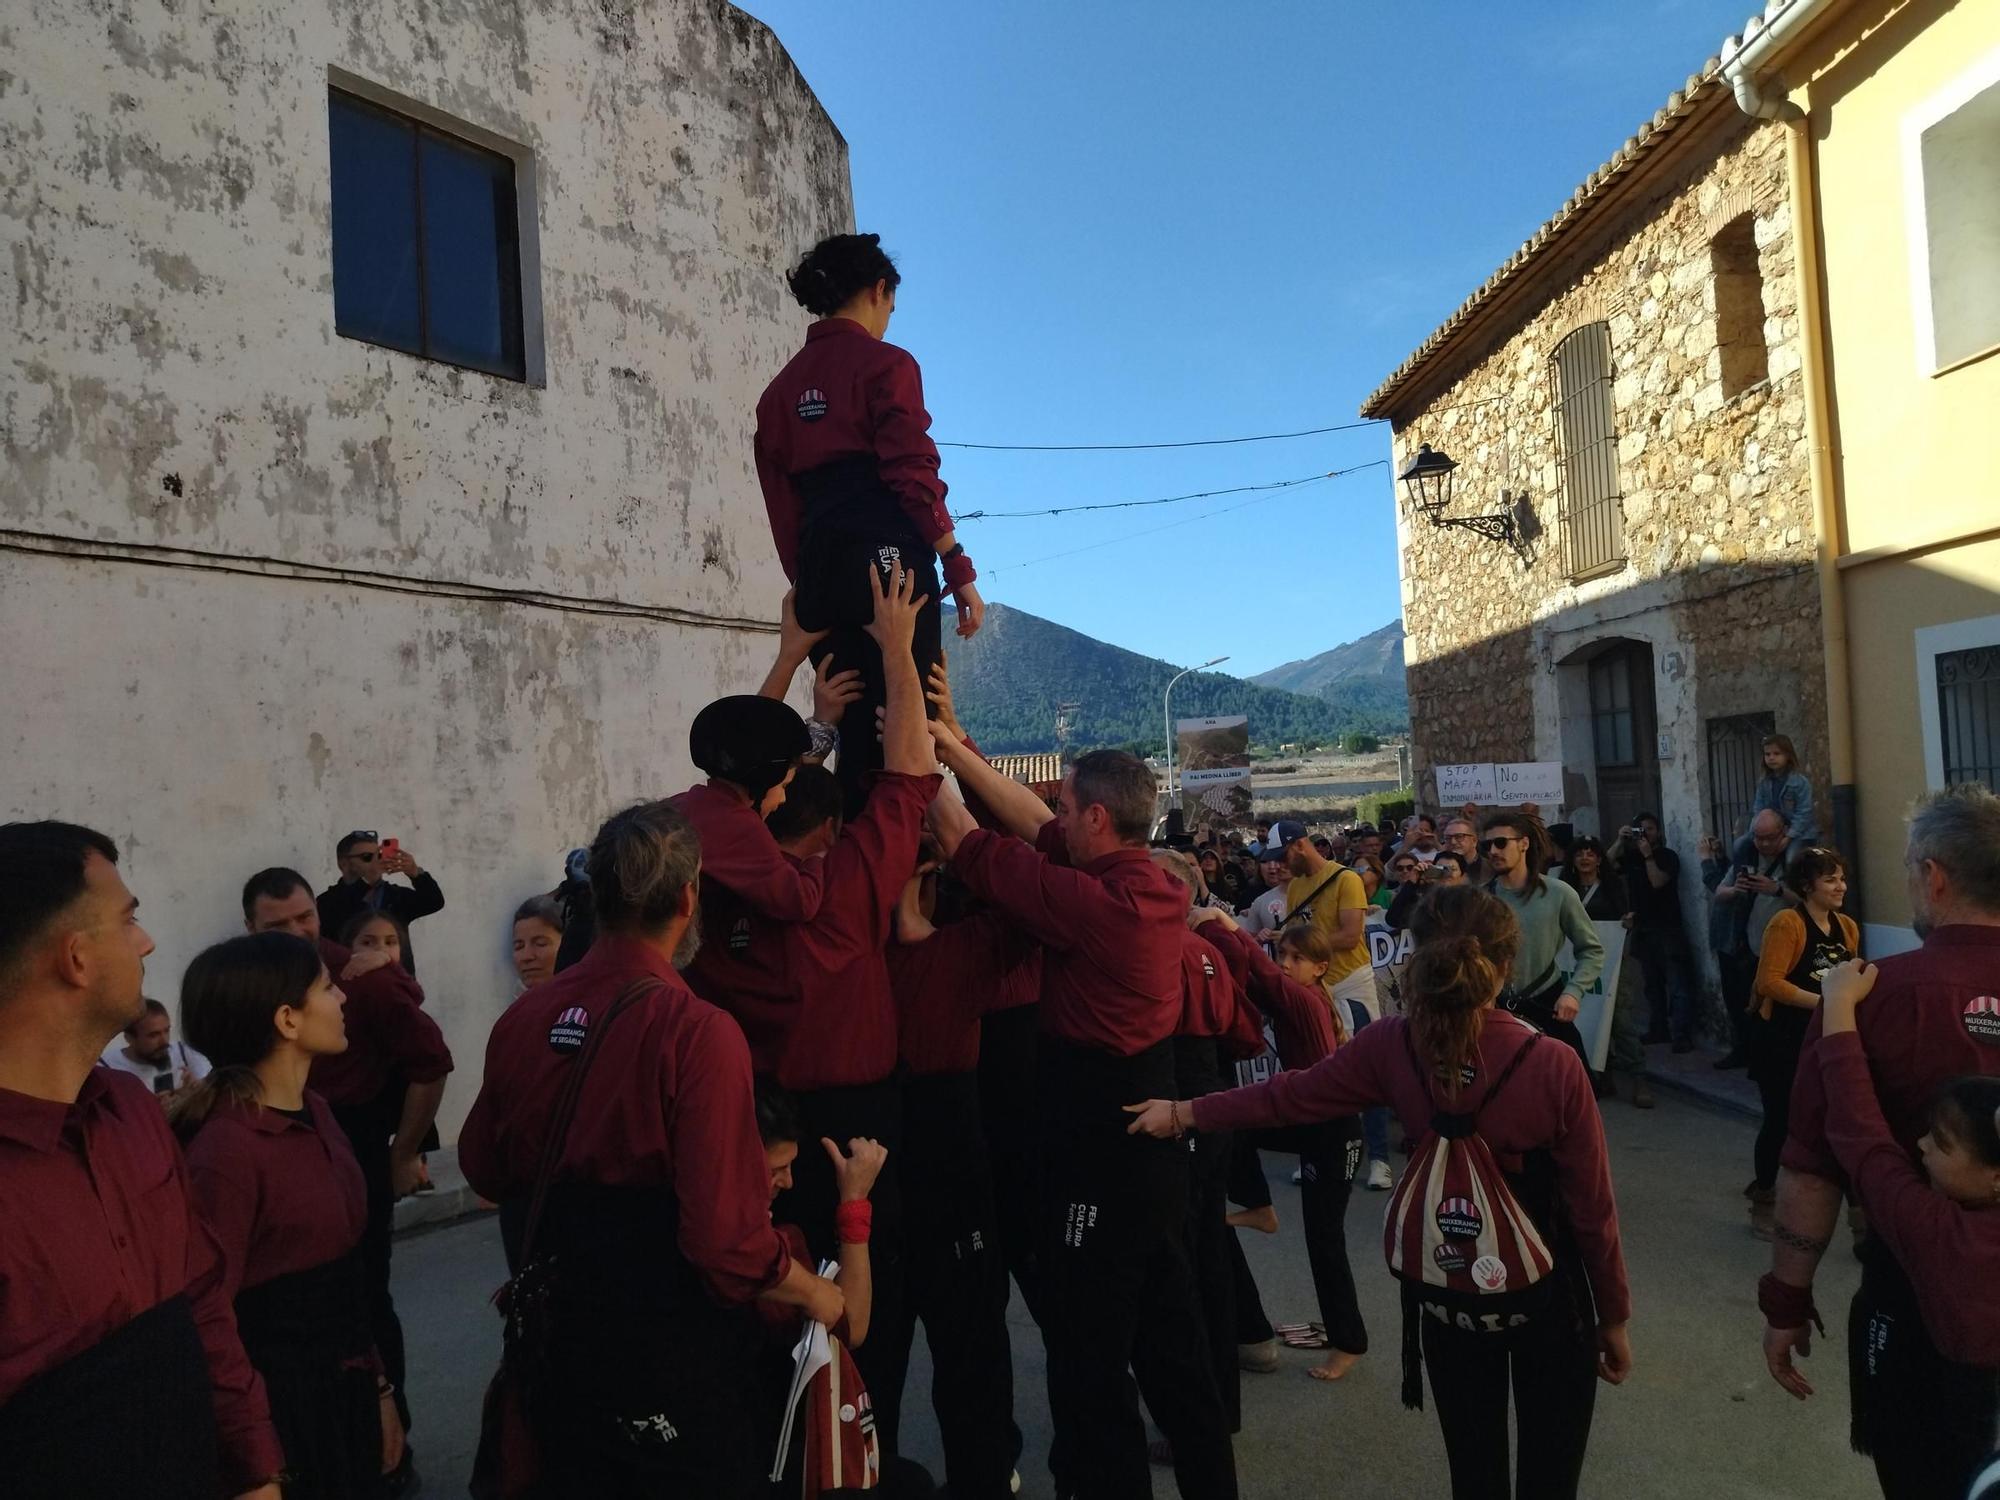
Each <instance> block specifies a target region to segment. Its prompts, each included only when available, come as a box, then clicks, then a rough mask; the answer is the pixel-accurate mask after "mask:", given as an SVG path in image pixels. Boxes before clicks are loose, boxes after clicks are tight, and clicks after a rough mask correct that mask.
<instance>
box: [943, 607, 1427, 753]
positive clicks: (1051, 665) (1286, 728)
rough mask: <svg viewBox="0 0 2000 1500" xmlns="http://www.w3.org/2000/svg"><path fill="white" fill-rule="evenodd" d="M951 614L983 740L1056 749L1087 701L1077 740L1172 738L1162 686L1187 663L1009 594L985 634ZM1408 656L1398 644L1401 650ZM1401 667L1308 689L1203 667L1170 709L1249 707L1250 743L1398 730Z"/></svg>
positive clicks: (955, 656) (968, 722)
mask: <svg viewBox="0 0 2000 1500" xmlns="http://www.w3.org/2000/svg"><path fill="white" fill-rule="evenodd" d="M951 631H952V617H951V614H950V612H949V610H947V612H946V616H945V638H944V639H945V655H946V656H947V657H948V658H949V660H950V663H951V684H952V694H953V697H954V698H955V700H956V702H957V706H958V716H959V718H960V720H961V721H962V722H963V723H964V725H965V727H966V729H967V731H968V732H970V733H971V735H972V737H973V739H975V740H977V741H978V742H979V746H980V748H981V749H983V750H986V751H988V752H990V753H992V754H995V755H1004V754H1019V753H1024V752H1032V751H1041V750H1053V749H1054V748H1055V721H1056V707H1057V705H1058V704H1062V703H1076V704H1078V705H1080V706H1079V707H1078V708H1077V710H1076V712H1075V715H1074V717H1073V719H1072V728H1071V732H1070V746H1071V748H1072V749H1076V750H1088V749H1094V748H1098V747H1102V746H1107V745H1118V746H1129V747H1132V748H1136V749H1138V750H1139V751H1141V752H1142V753H1147V754H1157V753H1159V752H1161V751H1162V750H1164V749H1165V745H1166V729H1165V721H1164V719H1163V717H1162V713H1161V705H1160V695H1161V694H1162V693H1164V692H1165V691H1166V687H1167V683H1168V682H1169V681H1170V680H1171V679H1172V678H1173V676H1174V674H1175V673H1176V672H1178V671H1179V670H1180V668H1179V667H1176V666H1174V665H1173V664H1172V663H1170V662H1164V661H1159V660H1157V659H1156V658H1154V657H1150V656H1141V655H1140V654H1139V653H1138V652H1136V651H1127V650H1125V649H1123V648H1122V647H1119V646H1113V645H1109V644H1107V643H1106V642H1104V641H1100V640H1095V639H1093V638H1092V637H1090V636H1087V635H1085V634H1083V633H1082V632H1081V631H1077V630H1071V629H1070V628H1069V627H1067V626H1065V625H1058V624H1056V623H1055V622H1054V621H1053V620H1044V619H1042V618H1041V617H1040V616H1039V615H1031V614H1029V613H1027V612H1026V611H1025V610H1019V609H1010V608H1009V607H1008V606H1006V605H1004V604H995V605H990V606H988V608H987V611H986V624H985V625H984V626H983V627H982V628H981V630H980V632H979V634H978V635H976V636H974V637H973V638H972V639H971V640H969V641H962V640H960V639H958V637H957V636H955V635H953V634H952V633H951ZM1398 665H1399V667H1400V654H1399V657H1398ZM1402 686H1403V685H1402V679H1401V673H1400V670H1399V671H1398V673H1397V679H1396V681H1395V683H1394V684H1393V685H1391V684H1387V683H1383V682H1379V681H1370V680H1368V679H1366V678H1359V679H1357V680H1355V681H1353V682H1351V683H1347V684H1343V685H1340V688H1339V694H1340V695H1339V696H1337V697H1321V696H1308V695H1304V694H1300V693H1290V692H1283V691H1280V690H1278V689H1275V688H1269V687H1259V686H1256V685H1255V684H1253V683H1249V682H1245V681H1243V680H1242V679H1241V678H1237V677H1229V676H1225V675H1224V674H1222V673H1220V672H1195V673H1191V674H1190V675H1188V676H1186V677H1183V678H1182V679H1181V681H1180V685H1179V686H1178V687H1176V688H1175V689H1174V717H1175V718H1177V719H1193V718H1206V717H1208V716H1211V715H1222V714H1245V715H1248V717H1249V720H1250V737H1251V741H1252V743H1253V744H1256V745H1260V746H1270V747H1275V746H1278V745H1281V744H1292V743H1308V742H1311V743H1318V744H1323V745H1330V744H1332V743H1333V742H1334V741H1335V740H1337V739H1338V738H1339V737H1340V736H1341V735H1342V734H1345V733H1347V732H1349V731H1351V730H1363V731H1367V732H1370V733H1374V734H1382V733H1387V732H1394V731H1400V730H1402V729H1404V728H1405V727H1407V725H1408V723H1409V705H1408V700H1407V699H1406V698H1405V697H1404V695H1403V690H1402Z"/></svg>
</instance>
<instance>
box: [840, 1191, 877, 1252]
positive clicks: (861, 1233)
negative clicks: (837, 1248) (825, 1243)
mask: <svg viewBox="0 0 2000 1500" xmlns="http://www.w3.org/2000/svg"><path fill="white" fill-rule="evenodd" d="M874 1222H875V1205H874V1204H872V1203H870V1202H869V1201H868V1200H867V1199H866V1198H863V1199H861V1200H860V1201H859V1202H857V1203H843V1204H841V1205H839V1206H838V1207H837V1208H835V1209H834V1211H833V1232H834V1234H835V1235H836V1236H838V1237H839V1240H840V1243H841V1244H843V1245H865V1244H867V1243H868V1231H869V1229H870V1228H871V1227H872V1226H873V1224H874Z"/></svg>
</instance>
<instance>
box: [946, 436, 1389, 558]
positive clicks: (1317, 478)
mask: <svg viewBox="0 0 2000 1500" xmlns="http://www.w3.org/2000/svg"><path fill="white" fill-rule="evenodd" d="M1387 465H1388V461H1387V460H1386V459H1380V458H1378V459H1376V460H1375V461H1374V462H1373V463H1365V464H1356V465H1355V466H1354V467H1353V468H1351V469H1335V470H1333V471H1332V472H1330V473H1326V474H1314V475H1311V476H1310V477H1308V478H1305V479H1294V480H1288V481H1286V482H1285V487H1286V488H1290V487H1293V486H1297V485H1301V484H1318V483H1320V482H1322V481H1325V480H1328V479H1338V478H1340V477H1341V476H1342V475H1343V474H1355V473H1359V472H1360V471H1361V470H1363V469H1379V468H1386V467H1387ZM1246 488H1250V489H1261V488H1270V486H1260V485H1250V486H1246ZM1224 493H1230V492H1228V491H1225V492H1224ZM1277 498H1278V497H1277V495H1275V494H1265V495H1259V496H1258V497H1257V498H1256V499H1254V500H1239V501H1237V502H1236V504H1234V505H1224V506H1221V507H1219V508H1218V509H1215V510H1211V511H1204V512H1203V513H1202V514H1200V515H1198V516H1187V517H1184V518H1183V519H1181V520H1178V521H1168V522H1167V523H1166V524H1165V525H1162V526H1149V527H1147V528H1146V529H1145V530H1143V531H1126V532H1121V533H1120V534H1119V535H1117V536H1114V537H1110V538H1107V539H1106V540H1104V541H1101V542H1091V543H1088V544H1087V545H1085V546H1082V547H1072V548H1070V549H1069V550H1068V551H1066V552H1051V553H1049V554H1048V555H1047V556H1046V557H1031V558H1029V559H1028V560H1027V561H1025V562H1017V563H1001V564H999V565H998V566H996V567H992V568H989V569H987V570H986V571H987V572H989V573H1011V572H1013V571H1014V570H1015V569H1016V568H1032V567H1036V566H1038V565H1040V564H1042V563H1048V562H1060V561H1062V559H1064V558H1066V557H1076V556H1079V555H1080V554H1082V553H1085V552H1095V551H1097V550H1098V549H1100V548H1103V547H1116V546H1120V545H1122V544H1124V543H1126V542H1129V541H1132V540H1134V539H1136V538H1138V537H1142V536H1153V535H1156V534H1157V533H1159V532H1162V531H1172V530H1173V529H1174V528H1175V527H1177V526H1192V525H1194V524H1195V523H1196V522H1199V521H1209V520H1213V519H1214V518H1215V517H1217V516H1226V515H1228V514H1229V513H1230V512H1231V511H1238V510H1247V509H1249V508H1250V507H1251V506H1253V505H1265V504H1268V503H1269V502H1270V501H1273V500H1275V499H1277Z"/></svg>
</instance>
